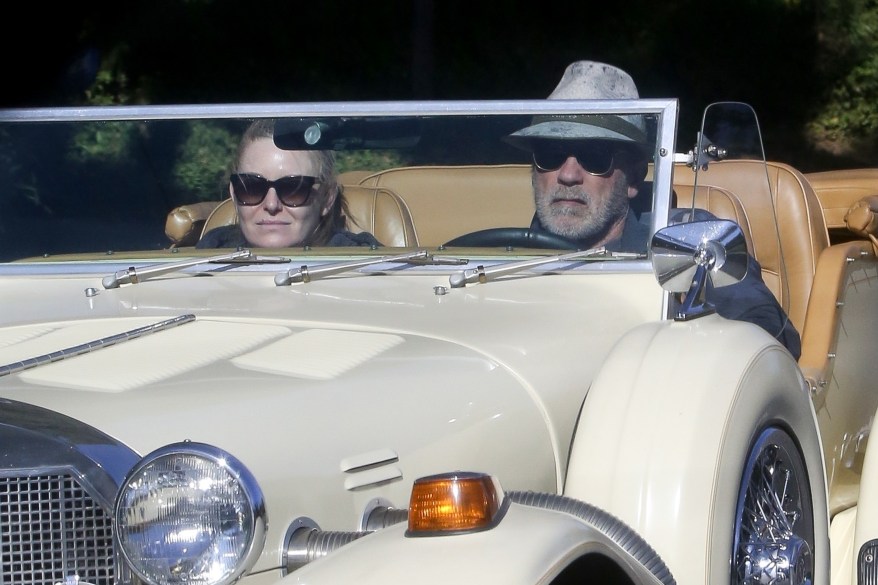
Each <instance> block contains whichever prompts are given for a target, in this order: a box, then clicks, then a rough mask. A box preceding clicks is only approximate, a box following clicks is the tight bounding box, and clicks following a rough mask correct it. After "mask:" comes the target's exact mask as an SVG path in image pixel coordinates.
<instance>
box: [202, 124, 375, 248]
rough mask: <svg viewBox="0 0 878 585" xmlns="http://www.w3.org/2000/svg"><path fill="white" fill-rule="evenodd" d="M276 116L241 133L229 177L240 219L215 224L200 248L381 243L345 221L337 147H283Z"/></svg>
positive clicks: (203, 238) (346, 213)
mask: <svg viewBox="0 0 878 585" xmlns="http://www.w3.org/2000/svg"><path fill="white" fill-rule="evenodd" d="M274 125H275V123H274V120H257V121H256V122H254V123H253V124H251V125H250V126H249V127H248V128H247V130H246V131H245V132H244V135H243V137H242V139H241V143H240V145H239V146H238V154H237V157H236V160H235V165H234V167H233V172H232V175H231V177H230V179H229V195H231V197H232V199H233V201H234V203H235V208H236V209H237V212H238V223H237V224H235V225H227V226H221V227H218V228H215V229H212V230H210V231H209V232H207V233H206V234H204V236H203V237H202V238H201V240H200V241H199V242H198V243H197V244H196V246H195V247H196V248H238V247H245V248H246V247H254V248H287V247H293V246H380V245H381V243H380V242H378V240H376V239H375V237H374V236H373V235H372V234H370V233H369V232H360V233H353V232H351V231H349V230H348V229H347V228H346V227H345V220H346V216H347V215H348V210H347V203H346V201H345V199H344V194H343V193H342V190H341V188H340V186H339V185H338V181H337V178H336V172H335V153H334V152H333V151H331V150H283V149H281V148H278V147H277V146H275V144H274Z"/></svg>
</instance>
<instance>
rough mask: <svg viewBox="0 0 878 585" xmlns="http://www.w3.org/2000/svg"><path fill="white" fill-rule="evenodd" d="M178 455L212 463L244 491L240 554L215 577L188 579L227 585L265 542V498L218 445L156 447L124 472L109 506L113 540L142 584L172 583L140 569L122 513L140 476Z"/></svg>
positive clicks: (238, 463) (189, 443) (252, 560)
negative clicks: (245, 515) (244, 519)
mask: <svg viewBox="0 0 878 585" xmlns="http://www.w3.org/2000/svg"><path fill="white" fill-rule="evenodd" d="M181 457H183V458H186V457H189V458H194V459H197V460H199V461H200V462H203V463H206V464H208V465H211V466H213V468H214V469H217V470H222V471H223V472H225V474H226V475H227V476H228V478H230V480H231V481H233V482H234V483H235V484H236V486H238V488H239V489H240V491H241V493H243V494H244V500H243V503H244V505H246V511H247V512H248V515H249V518H250V519H251V521H250V523H249V526H248V527H246V529H247V533H248V534H249V541H248V542H247V544H246V546H245V547H244V550H243V551H242V552H241V554H239V555H238V556H237V562H236V563H235V564H234V566H233V568H232V569H231V570H229V571H228V572H226V573H225V574H224V575H221V576H220V577H218V578H215V579H209V580H193V581H190V582H192V583H198V584H203V585H229V584H231V583H234V582H235V581H237V580H239V579H240V578H241V577H242V576H243V575H244V573H245V572H246V571H247V570H249V569H250V568H251V567H252V566H253V565H254V564H255V563H256V561H257V559H258V558H259V556H260V554H261V552H262V550H263V548H264V545H265V540H266V533H267V526H268V519H267V513H266V508H265V498H264V495H263V493H262V489H261V488H260V487H259V484H258V482H257V481H256V478H255V476H254V475H253V474H252V473H251V472H250V470H249V469H248V468H247V467H246V466H245V465H244V464H243V463H242V462H241V461H240V460H238V459H237V458H236V457H234V456H233V455H231V454H230V453H228V452H227V451H225V450H223V449H221V448H219V447H216V446H214V445H209V444H206V443H197V442H192V441H188V440H187V441H182V442H178V443H171V444H168V445H165V446H162V447H159V448H158V449H156V450H154V451H152V452H150V453H149V454H147V455H146V456H144V457H143V458H142V459H141V460H140V461H139V462H138V463H137V464H136V465H135V466H134V467H132V468H131V470H130V471H129V472H128V474H127V475H126V477H125V481H124V482H122V484H121V486H120V489H119V492H118V494H117V496H116V500H115V502H114V505H113V520H114V523H115V526H116V529H115V530H114V539H115V540H116V544H117V546H118V549H119V551H121V556H122V559H123V560H124V561H125V563H126V565H128V567H129V568H130V569H131V570H132V571H133V572H134V574H136V575H137V576H138V577H139V578H140V579H141V580H143V581H144V582H145V583H148V584H150V585H171V584H172V583H177V582H179V581H178V580H177V579H173V580H172V579H170V578H169V577H170V575H169V574H165V575H164V578H158V579H155V578H152V577H151V576H150V575H149V574H147V572H146V571H144V569H143V565H142V564H141V562H140V561H139V560H138V559H137V558H135V557H134V556H132V555H131V554H130V552H129V547H128V546H127V542H126V540H125V536H124V535H125V531H126V529H127V528H128V523H127V522H126V521H125V517H124V513H125V506H126V502H127V501H128V498H129V496H130V495H131V494H132V493H135V492H136V490H137V488H136V487H135V486H137V485H138V484H139V482H140V481H141V480H142V479H143V478H144V477H148V475H149V473H150V470H151V469H154V468H156V467H157V465H159V464H160V463H162V462H166V461H168V460H169V459H174V458H181Z"/></svg>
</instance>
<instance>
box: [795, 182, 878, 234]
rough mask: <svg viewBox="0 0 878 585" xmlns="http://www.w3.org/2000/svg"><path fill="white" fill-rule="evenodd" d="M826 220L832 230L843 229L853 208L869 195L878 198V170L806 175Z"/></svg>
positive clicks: (827, 225)
mask: <svg viewBox="0 0 878 585" xmlns="http://www.w3.org/2000/svg"><path fill="white" fill-rule="evenodd" d="M805 178H806V179H808V182H809V183H811V186H812V187H813V188H814V192H815V193H817V198H818V199H819V200H820V205H821V206H822V207H823V215H824V217H825V218H826V227H827V228H829V229H832V230H834V229H843V228H844V227H845V215H846V214H847V212H848V210H849V209H850V208H851V206H852V205H855V204H856V203H857V201H860V200H861V199H863V198H864V197H867V196H869V195H878V168H873V169H843V170H836V171H822V172H819V173H805Z"/></svg>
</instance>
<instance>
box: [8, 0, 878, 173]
mask: <svg viewBox="0 0 878 585" xmlns="http://www.w3.org/2000/svg"><path fill="white" fill-rule="evenodd" d="M10 14H15V15H16V16H15V17H14V18H13V17H11V16H8V17H7V18H6V19H5V24H6V26H5V34H4V35H3V36H2V38H0V49H2V51H3V54H4V55H5V56H6V59H4V78H5V82H4V84H3V91H2V92H0V106H2V107H32V106H81V105H98V104H100V105H106V104H170V103H208V102H219V103H233V102H288V101H324V100H343V101H348V100H408V99H515V98H543V97H545V96H547V95H548V94H549V93H550V92H551V91H552V89H553V88H554V87H555V85H556V84H557V82H558V80H559V79H560V78H561V74H562V73H563V71H564V68H565V67H566V66H567V64H569V63H570V62H572V61H575V60H579V59H593V60H599V61H605V62H608V63H612V64H615V65H618V66H620V67H622V68H623V69H625V70H627V71H628V72H629V73H631V75H632V76H633V77H634V79H635V80H636V82H637V84H638V87H639V89H640V93H641V96H642V97H676V98H679V100H680V104H681V120H680V122H681V134H680V136H679V137H678V150H687V149H688V142H690V141H691V142H694V139H695V132H696V130H697V127H698V124H699V122H700V115H701V111H702V110H703V108H704V106H706V105H707V104H708V103H710V102H712V101H725V100H733V101H745V102H748V103H750V104H751V105H753V106H754V108H755V109H756V112H757V114H758V115H759V117H760V122H761V126H762V132H763V137H764V140H765V144H766V152H767V155H768V157H769V158H772V159H775V160H782V161H785V162H788V163H790V164H793V165H794V166H796V167H798V168H799V169H801V170H803V171H817V170H826V169H831V168H843V167H852V166H874V165H875V155H876V152H878V35H876V32H878V2H876V1H875V0H735V1H734V2H724V3H718V2H704V1H703V0H702V1H695V0H678V1H673V0H668V1H665V2H655V1H654V0H620V1H616V2H595V1H590V2H589V1H580V2H556V3H549V2H544V1H543V2H540V1H536V0H505V1H504V2H502V3H501V2H496V1H491V2H488V1H482V2H480V1H479V0H468V1H464V0H373V1H370V2H364V1H360V2H357V1H355V0H349V1H343V0H307V1H304V0H251V1H250V2H243V1H241V0H154V1H151V2H144V1H140V2H137V1H128V2H120V1H118V0H116V1H112V2H110V1H92V2H79V3H73V2H68V3H64V4H62V5H58V6H53V7H52V8H51V9H49V8H46V7H45V6H44V5H41V4H39V3H30V4H25V5H19V6H17V7H16V11H15V12H14V13H10Z"/></svg>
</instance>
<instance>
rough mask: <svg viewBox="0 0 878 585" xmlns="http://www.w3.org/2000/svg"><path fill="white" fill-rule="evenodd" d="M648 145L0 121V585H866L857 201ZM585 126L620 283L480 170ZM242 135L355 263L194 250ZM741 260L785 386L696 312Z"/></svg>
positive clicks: (436, 108) (510, 174) (494, 122)
mask: <svg viewBox="0 0 878 585" xmlns="http://www.w3.org/2000/svg"><path fill="white" fill-rule="evenodd" d="M678 114H679V112H678V102H677V101H676V100H673V99H653V100H624V101H564V100H554V101H542V100H533V101H500V102H487V101H471V102H423V103H419V102H381V103H378V102H364V103H349V102H339V103H326V104H313V103H311V104H258V105H245V104H241V105H214V106H211V105H201V106H194V105H193V106H148V107H147V106H144V107H140V106H119V107H95V108H57V109H24V110H5V111H0V159H2V161H3V164H2V167H0V168H2V170H0V172H2V174H3V180H2V181H0V185H2V186H0V200H2V210H3V212H2V216H0V237H2V241H3V246H2V249H0V260H2V264H0V299H2V301H3V307H4V310H3V312H2V317H0V401H2V408H0V438H2V442H0V445H2V452H0V583H3V584H30V585H34V584H36V585H55V584H64V585H74V584H77V583H78V584H80V585H85V584H90V585H92V584H93V585H111V584H117V583H118V584H126V585H127V584H138V583H148V584H153V585H155V584H180V585H182V584H187V585H225V584H229V583H233V582H236V581H237V582H240V583H243V584H247V585H257V584H275V583H277V584H280V583H283V584H293V583H302V584H305V583H307V584H311V585H316V584H320V583H334V584H337V583H357V584H358V585H364V584H368V583H376V584H377V583H381V584H382V585H386V584H388V583H410V582H417V583H424V584H431V583H435V584H439V583H442V584H447V583H449V582H467V583H480V584H484V583H498V584H499V583H503V584H507V583H530V584H550V583H551V584H563V583H572V582H601V583H624V584H633V583H636V584H664V585H670V584H672V583H679V584H686V585H702V584H704V583H710V584H712V585H713V584H721V583H727V584H757V583H759V584H768V583H771V584H784V583H799V584H801V583H808V584H832V585H839V584H853V583H857V584H861V585H865V584H868V583H875V582H876V580H878V561H876V552H878V509H875V508H876V504H878V486H876V481H878V469H876V465H878V462H876V461H875V459H876V458H878V454H876V451H878V449H876V448H872V449H870V448H869V434H870V430H871V426H872V422H873V419H874V415H875V412H876V408H878V391H876V389H875V380H876V379H878V360H876V359H875V350H874V349H873V347H872V342H873V334H874V332H875V331H876V330H878V311H876V307H878V264H876V246H878V240H876V237H875V233H876V232H878V215H876V213H878V171H874V170H866V169H860V170H854V171H838V172H825V173H815V174H813V175H805V174H803V173H802V172H800V171H799V170H797V169H795V168H792V167H791V166H789V165H787V164H784V163H783V162H774V161H776V160H782V158H783V157H782V156H778V157H772V156H769V160H768V162H766V161H765V160H764V155H763V154H762V152H761V144H760V140H759V131H758V124H757V123H756V118H755V116H754V115H753V114H752V111H751V110H750V109H749V108H748V107H746V106H744V105H743V104H730V103H727V104H715V105H713V106H711V107H710V108H709V109H708V110H707V113H706V114H705V117H704V120H705V122H704V127H703V128H702V131H701V132H700V133H699V134H698V136H678V131H677V127H676V124H677V119H678ZM616 115H627V116H642V117H643V119H644V120H645V122H646V127H647V129H648V135H649V139H650V141H651V144H650V147H649V151H650V153H651V160H650V168H649V181H648V182H647V183H646V186H647V187H645V188H644V189H643V190H642V192H641V193H640V194H639V195H638V196H637V198H636V200H635V201H634V203H635V205H636V206H637V213H638V216H639V220H640V221H641V222H642V223H643V224H645V225H647V226H648V228H649V234H650V239H649V241H648V242H647V244H648V250H649V252H648V253H646V254H637V253H614V252H609V251H607V250H604V249H592V250H577V249H575V247H568V246H565V245H564V242H562V241H560V240H551V239H549V240H544V239H540V238H537V237H535V236H534V233H533V232H531V231H530V230H529V229H528V226H529V225H530V222H531V219H532V217H533V214H534V203H533V194H532V185H531V161H530V160H529V158H528V155H527V153H525V152H523V151H521V150H518V149H515V148H512V147H511V146H510V145H509V144H508V143H507V142H506V141H505V140H504V137H506V136H508V135H509V134H510V133H511V132H514V131H515V130H517V129H520V128H522V127H525V126H527V125H528V124H530V122H531V120H532V118H533V117H534V116H559V117H564V116H578V117H580V118H589V117H591V116H594V117H607V116H616ZM261 118H272V119H276V120H277V127H278V128H282V129H283V131H282V132H279V133H278V134H277V135H276V141H277V142H278V144H279V145H281V146H283V147H284V148H288V149H332V150H335V151H336V155H337V158H338V161H339V165H340V171H341V176H340V180H341V183H342V184H343V188H344V193H345V196H346V198H347V200H348V202H349V205H350V213H349V216H348V218H347V219H348V222H349V227H350V228H351V229H352V231H355V232H359V231H368V232H371V233H372V234H374V235H375V236H376V237H377V239H378V240H379V241H380V242H381V243H382V244H383V246H377V247H376V246H372V247H370V246H364V247H351V248H347V247H299V248H281V249H269V248H266V249H249V248H245V249H202V248H196V247H195V245H196V243H197V242H198V241H199V239H200V238H201V237H202V236H203V234H205V233H207V232H208V231H210V230H211V229H214V228H216V227H218V226H224V225H230V224H234V223H235V222H237V221H238V218H237V215H236V211H235V207H234V205H233V204H232V202H231V201H230V200H229V199H228V189H227V185H228V177H229V168H230V164H231V160H232V157H233V156H234V151H235V147H236V145H237V141H238V139H239V137H240V136H241V133H242V132H243V131H244V129H245V128H246V127H247V125H248V123H249V122H250V121H252V120H254V119H261ZM745 144H747V145H748V148H744V146H743V145H745ZM693 207H694V208H697V209H700V210H706V211H708V212H710V214H711V215H710V216H708V218H707V219H698V220H697V221H682V220H680V219H679V215H680V214H679V213H678V211H679V210H683V211H684V212H686V211H687V210H688V211H689V212H690V213H688V214H687V213H683V215H684V216H685V215H688V216H692V215H693V214H692V213H691V210H692V208H693ZM696 215H697V214H696ZM748 254H752V255H753V256H755V257H756V258H757V259H758V261H759V263H760V265H761V268H762V276H763V279H764V281H765V283H766V284H767V285H768V287H769V288H770V290H771V291H772V292H773V293H774V295H775V296H776V297H777V298H778V300H779V301H780V303H781V304H782V306H783V307H784V309H785V310H786V312H787V314H788V315H789V318H790V320H791V322H792V324H793V325H794V326H795V327H796V328H797V330H798V331H799V332H800V333H801V339H802V353H801V357H800V358H799V359H798V360H796V359H795V358H794V357H793V355H792V354H791V353H790V352H789V351H788V350H787V349H786V348H785V347H784V346H783V345H781V344H780V343H779V342H778V341H777V340H776V339H775V338H774V337H773V336H772V335H771V334H769V333H768V332H766V331H765V330H763V329H762V328H760V327H758V326H756V325H753V324H751V323H746V322H740V321H731V320H727V319H724V318H723V317H720V316H719V315H718V314H716V313H715V312H714V311H713V310H712V306H711V305H710V304H709V302H708V303H707V304H701V303H702V301H704V300H705V299H704V297H703V295H702V292H703V290H704V287H705V286H706V284H707V283H709V282H712V283H713V284H715V285H716V286H723V285H729V284H731V283H734V282H737V281H738V280H740V279H741V278H742V277H744V275H745V274H744V268H743V267H745V266H746V264H747V262H746V259H747V257H748ZM681 293H683V294H682V295H681ZM683 299H685V300H683Z"/></svg>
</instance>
